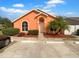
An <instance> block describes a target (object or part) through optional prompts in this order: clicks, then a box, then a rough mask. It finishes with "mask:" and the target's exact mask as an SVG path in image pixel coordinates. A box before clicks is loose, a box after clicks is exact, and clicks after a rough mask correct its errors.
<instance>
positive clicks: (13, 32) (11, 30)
mask: <svg viewBox="0 0 79 59" xmlns="http://www.w3.org/2000/svg"><path fill="white" fill-rule="evenodd" d="M2 32H3V34H4V35H8V36H13V35H16V34H18V33H19V29H17V28H6V29H2Z"/></svg>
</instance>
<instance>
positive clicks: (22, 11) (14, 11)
mask: <svg viewBox="0 0 79 59" xmlns="http://www.w3.org/2000/svg"><path fill="white" fill-rule="evenodd" d="M0 10H1V11H4V12H7V13H11V14H14V13H24V12H26V11H27V10H22V9H14V8H6V7H0Z"/></svg>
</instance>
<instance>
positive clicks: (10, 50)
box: [0, 38, 79, 58]
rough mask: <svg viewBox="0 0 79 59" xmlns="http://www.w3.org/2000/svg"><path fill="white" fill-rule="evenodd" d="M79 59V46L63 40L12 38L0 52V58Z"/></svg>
mask: <svg viewBox="0 0 79 59" xmlns="http://www.w3.org/2000/svg"><path fill="white" fill-rule="evenodd" d="M7 57H10V58H62V57H63V58H72V57H73V58H77V57H79V44H73V43H72V42H70V41H63V40H59V41H58V40H57V41H56V40H55V41H54V40H51V39H50V40H49V39H46V38H45V40H38V39H37V38H12V43H11V44H10V45H9V46H7V47H5V48H3V49H1V50H0V58H7Z"/></svg>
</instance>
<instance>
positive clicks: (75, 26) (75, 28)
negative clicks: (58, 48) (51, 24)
mask: <svg viewBox="0 0 79 59" xmlns="http://www.w3.org/2000/svg"><path fill="white" fill-rule="evenodd" d="M69 27H70V28H69V30H70V31H68V30H65V31H64V34H65V35H73V34H76V30H77V29H79V25H69Z"/></svg>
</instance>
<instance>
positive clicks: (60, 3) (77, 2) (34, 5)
mask: <svg viewBox="0 0 79 59" xmlns="http://www.w3.org/2000/svg"><path fill="white" fill-rule="evenodd" d="M32 9H41V10H43V11H45V12H47V13H49V14H53V15H61V16H76V17H78V16H79V0H0V16H2V17H7V18H9V19H11V20H14V19H16V18H18V17H19V16H21V15H22V14H25V13H27V12H28V11H30V10H32Z"/></svg>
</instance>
